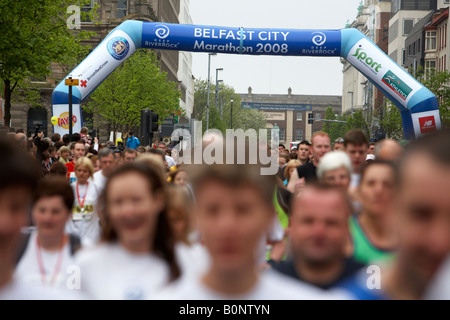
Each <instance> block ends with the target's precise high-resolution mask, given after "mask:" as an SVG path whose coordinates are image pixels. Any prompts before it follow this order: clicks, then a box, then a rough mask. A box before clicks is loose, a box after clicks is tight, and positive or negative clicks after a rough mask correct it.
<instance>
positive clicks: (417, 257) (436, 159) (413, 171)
mask: <svg viewBox="0 0 450 320" xmlns="http://www.w3.org/2000/svg"><path fill="white" fill-rule="evenodd" d="M398 171H399V181H400V182H399V186H398V197H397V201H396V206H395V210H394V212H395V213H396V218H397V221H396V222H397V223H396V226H397V229H398V230H397V232H398V235H399V243H400V248H399V252H398V264H399V265H400V266H401V267H402V268H403V272H404V273H405V275H406V276H408V277H409V279H410V281H414V284H415V285H416V286H418V287H419V288H421V289H423V286H425V285H426V284H427V283H428V281H429V280H430V279H431V277H432V276H433V275H434V274H435V272H436V270H437V269H438V267H439V266H440V265H441V263H442V261H444V259H445V257H446V256H447V255H448V254H449V252H450V197H449V190H450V131H448V129H447V130H442V131H439V132H436V133H432V134H430V135H427V136H425V137H423V138H421V139H419V140H417V141H413V142H410V143H409V144H408V146H407V148H406V149H405V153H404V155H403V157H402V159H401V161H400V164H399V170H398Z"/></svg>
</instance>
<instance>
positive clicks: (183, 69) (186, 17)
mask: <svg viewBox="0 0 450 320" xmlns="http://www.w3.org/2000/svg"><path fill="white" fill-rule="evenodd" d="M189 2H190V0H181V1H180V14H179V21H180V24H192V18H191V15H190V13H189ZM178 84H179V89H180V92H181V98H180V107H181V109H183V110H184V111H185V112H186V117H187V118H191V115H192V112H193V111H194V90H195V88H194V76H193V75H192V53H191V52H187V51H180V52H179V67H178Z"/></svg>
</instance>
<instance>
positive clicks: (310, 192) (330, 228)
mask: <svg viewBox="0 0 450 320" xmlns="http://www.w3.org/2000/svg"><path fill="white" fill-rule="evenodd" d="M349 215H350V206H349V201H348V198H347V196H346V193H345V192H344V191H343V190H342V189H340V188H336V187H333V186H329V185H325V184H311V185H308V186H306V188H305V190H304V191H303V192H302V193H301V194H300V195H299V196H298V197H296V198H294V200H293V206H292V213H291V217H290V220H289V227H288V237H289V246H290V249H291V252H292V255H293V258H294V261H296V262H298V261H299V260H300V261H302V262H303V264H305V265H307V266H309V267H315V266H319V267H322V266H324V265H329V264H330V263H331V264H332V263H335V262H336V261H342V259H343V258H344V247H345V244H346V242H347V239H348V232H349V230H348V217H349Z"/></svg>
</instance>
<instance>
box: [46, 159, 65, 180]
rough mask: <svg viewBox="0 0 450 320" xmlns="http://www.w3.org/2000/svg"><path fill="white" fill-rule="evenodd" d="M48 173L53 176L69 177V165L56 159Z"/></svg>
mask: <svg viewBox="0 0 450 320" xmlns="http://www.w3.org/2000/svg"><path fill="white" fill-rule="evenodd" d="M48 174H49V175H51V176H59V177H67V167H66V166H65V165H64V163H62V162H61V161H55V162H53V163H52V165H51V166H50V171H49V173H48Z"/></svg>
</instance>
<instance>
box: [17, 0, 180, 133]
mask: <svg viewBox="0 0 450 320" xmlns="http://www.w3.org/2000/svg"><path fill="white" fill-rule="evenodd" d="M95 5H98V8H97V16H98V17H97V19H96V21H95V23H94V21H82V22H81V29H83V30H88V31H94V32H95V33H96V36H94V37H92V38H91V39H89V40H87V41H85V42H84V44H86V45H90V46H91V47H92V49H94V48H96V47H97V46H98V44H100V42H101V41H102V40H103V39H104V38H105V37H106V36H107V35H108V34H109V32H111V31H112V30H113V29H114V28H115V27H117V26H118V25H119V24H121V23H122V22H123V21H125V20H141V21H162V22H168V23H179V18H178V16H179V12H180V0H92V1H91V4H90V5H88V6H86V7H83V8H82V10H90V9H91V8H94V6H95ZM155 52H156V54H157V56H158V60H159V61H160V67H161V70H162V71H165V72H167V77H168V80H170V81H174V82H178V66H179V53H178V51H162V50H161V51H159V50H155ZM71 69H72V68H68V67H67V68H64V69H61V67H60V66H58V65H57V64H52V65H51V70H52V72H51V75H50V76H48V77H44V78H31V79H29V80H30V81H31V82H32V84H33V86H35V87H36V88H37V89H38V90H39V92H40V96H41V99H40V101H39V104H40V105H41V107H40V108H31V106H30V105H29V104H13V105H12V108H11V127H12V128H15V129H18V128H22V129H24V130H25V131H26V132H27V134H28V135H29V136H30V135H32V134H33V133H34V130H35V127H36V125H40V126H41V128H42V129H43V130H44V133H45V134H46V135H51V134H52V132H53V131H52V130H53V129H52V125H51V122H50V118H51V114H52V109H51V95H52V92H53V89H54V88H55V87H56V85H58V83H59V82H60V81H61V80H62V79H64V78H65V77H66V76H67V74H68V72H70V70H71Z"/></svg>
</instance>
